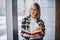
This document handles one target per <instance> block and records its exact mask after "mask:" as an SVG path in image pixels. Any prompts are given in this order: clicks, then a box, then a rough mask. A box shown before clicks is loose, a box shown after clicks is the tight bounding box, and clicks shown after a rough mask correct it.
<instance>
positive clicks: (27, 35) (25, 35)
mask: <svg viewBox="0 0 60 40" xmlns="http://www.w3.org/2000/svg"><path fill="white" fill-rule="evenodd" d="M23 36H24V37H31V38H32V37H34V35H29V34H23Z"/></svg>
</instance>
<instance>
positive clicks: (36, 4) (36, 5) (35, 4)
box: [29, 3, 41, 18]
mask: <svg viewBox="0 0 60 40" xmlns="http://www.w3.org/2000/svg"><path fill="white" fill-rule="evenodd" d="M33 6H35V7H36V9H37V10H38V15H37V18H40V16H41V13H40V6H39V4H38V3H34V4H33ZM29 13H30V11H29Z"/></svg>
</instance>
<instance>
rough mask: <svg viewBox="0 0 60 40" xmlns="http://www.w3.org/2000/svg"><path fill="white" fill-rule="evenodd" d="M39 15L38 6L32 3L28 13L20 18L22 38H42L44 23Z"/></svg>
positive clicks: (40, 39)
mask: <svg viewBox="0 0 60 40" xmlns="http://www.w3.org/2000/svg"><path fill="white" fill-rule="evenodd" d="M40 16H41V12H40V6H39V4H38V3H34V4H33V5H32V6H31V9H30V15H29V16H28V17H26V18H24V19H22V26H21V28H22V29H21V36H22V37H24V39H23V40H43V37H44V35H45V25H44V22H43V21H42V20H41V19H40ZM26 32H27V33H26ZM29 33H31V34H29Z"/></svg>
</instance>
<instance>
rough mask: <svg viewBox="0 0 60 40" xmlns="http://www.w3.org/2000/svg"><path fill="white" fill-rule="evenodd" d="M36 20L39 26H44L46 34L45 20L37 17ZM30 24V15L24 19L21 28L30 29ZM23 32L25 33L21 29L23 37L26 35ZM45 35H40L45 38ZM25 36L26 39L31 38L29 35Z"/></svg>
mask: <svg viewBox="0 0 60 40" xmlns="http://www.w3.org/2000/svg"><path fill="white" fill-rule="evenodd" d="M36 22H37V24H38V25H39V26H40V25H42V27H43V29H42V31H43V32H44V35H45V25H44V22H43V21H42V20H41V19H37V21H36ZM29 24H30V16H29V17H26V18H24V19H22V25H21V29H25V30H27V31H29ZM23 34H24V33H23V32H22V31H21V36H22V37H24V36H23ZM44 35H40V36H42V38H43V36H44ZM24 38H25V39H26V40H28V39H29V38H28V37H24Z"/></svg>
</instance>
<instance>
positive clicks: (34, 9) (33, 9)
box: [30, 5, 38, 18]
mask: <svg viewBox="0 0 60 40" xmlns="http://www.w3.org/2000/svg"><path fill="white" fill-rule="evenodd" d="M37 13H38V11H37V9H36V7H35V6H34V5H33V6H32V7H31V10H30V14H31V17H33V18H36V14H37Z"/></svg>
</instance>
